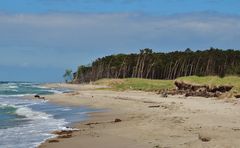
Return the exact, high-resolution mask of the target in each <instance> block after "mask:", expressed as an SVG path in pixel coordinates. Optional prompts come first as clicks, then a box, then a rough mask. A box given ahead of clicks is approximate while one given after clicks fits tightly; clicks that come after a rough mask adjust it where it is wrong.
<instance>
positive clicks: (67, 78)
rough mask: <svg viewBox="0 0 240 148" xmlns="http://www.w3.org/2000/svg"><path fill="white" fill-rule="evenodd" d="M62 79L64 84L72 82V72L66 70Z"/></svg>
mask: <svg viewBox="0 0 240 148" xmlns="http://www.w3.org/2000/svg"><path fill="white" fill-rule="evenodd" d="M63 77H64V79H65V82H66V83H68V82H72V80H73V74H72V70H71V69H66V70H65V73H64V75H63Z"/></svg>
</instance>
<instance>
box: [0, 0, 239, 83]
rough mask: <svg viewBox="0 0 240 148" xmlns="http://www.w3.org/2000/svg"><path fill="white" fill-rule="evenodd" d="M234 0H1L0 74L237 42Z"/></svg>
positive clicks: (48, 74) (52, 76) (55, 73)
mask: <svg viewBox="0 0 240 148" xmlns="http://www.w3.org/2000/svg"><path fill="white" fill-rule="evenodd" d="M239 7H240V1H239V0H1V1H0V69H1V70H0V81H13V80H14V81H37V82H59V81H63V77H62V75H63V73H64V71H65V69H69V68H70V69H73V71H75V70H76V69H77V67H78V66H79V65H85V64H90V63H91V62H92V61H94V60H95V59H96V58H99V57H103V56H105V55H110V54H117V53H133V52H134V53H136V52H138V51H139V49H142V48H152V49H154V51H156V52H169V51H174V50H185V49H186V48H191V49H193V50H203V49H207V48H209V47H217V48H222V49H240V48H239V47H240V42H239V39H240V31H239V30H240V10H239Z"/></svg>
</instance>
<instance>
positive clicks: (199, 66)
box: [74, 47, 240, 83]
mask: <svg viewBox="0 0 240 148" xmlns="http://www.w3.org/2000/svg"><path fill="white" fill-rule="evenodd" d="M192 75H197V76H220V77H224V76H225V75H240V51H239V50H232V49H229V50H222V49H218V48H213V47H211V48H210V49H207V50H203V51H199V50H198V51H193V50H192V49H190V48H187V49H186V50H185V51H174V52H169V53H162V52H153V50H152V49H149V48H145V49H141V50H140V51H139V53H138V54H117V55H110V56H105V57H103V58H98V59H97V60H95V61H94V62H93V63H92V64H91V65H89V66H80V67H79V68H78V70H77V72H76V74H75V75H74V79H75V80H77V82H79V83H81V82H90V81H96V80H99V79H102V78H113V79H118V78H144V79H166V80H174V79H176V78H178V77H183V76H192Z"/></svg>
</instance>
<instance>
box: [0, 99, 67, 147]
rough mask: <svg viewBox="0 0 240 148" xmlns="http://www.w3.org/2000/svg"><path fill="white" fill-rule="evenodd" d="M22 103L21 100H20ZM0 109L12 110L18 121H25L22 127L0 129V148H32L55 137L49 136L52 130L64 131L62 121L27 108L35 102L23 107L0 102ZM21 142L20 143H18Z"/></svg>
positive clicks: (64, 122) (17, 104) (63, 121)
mask: <svg viewBox="0 0 240 148" xmlns="http://www.w3.org/2000/svg"><path fill="white" fill-rule="evenodd" d="M21 101H23V100H21ZM0 103H1V105H0V108H1V107H2V108H10V107H12V108H14V112H11V114H16V115H18V116H19V117H21V118H20V120H25V121H27V122H24V124H22V125H18V126H14V127H8V128H6V129H0V137H1V138H0V147H7V148H15V147H18V148H26V147H28V148H33V147H37V146H38V145H40V144H41V142H42V141H45V140H46V139H49V138H52V137H54V136H55V135H53V134H49V133H50V132H51V131H54V130H61V129H65V125H66V124H67V122H66V121H65V120H64V119H55V118H54V117H53V116H52V115H50V114H47V113H45V112H41V111H34V110H32V109H31V108H29V107H28V106H31V105H33V104H35V103H36V102H29V101H28V104H26V102H25V101H23V104H25V105H19V104H20V102H18V103H16V104H7V103H9V102H0ZM19 141H21V143H19Z"/></svg>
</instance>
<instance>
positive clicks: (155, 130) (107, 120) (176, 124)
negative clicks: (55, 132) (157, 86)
mask: <svg viewBox="0 0 240 148" xmlns="http://www.w3.org/2000/svg"><path fill="white" fill-rule="evenodd" d="M48 87H67V88H72V89H75V92H73V93H68V94H57V95H49V96H46V99H48V100H50V101H52V102H56V103H61V104H69V105H77V106H89V107H93V108H98V109H106V111H105V112H101V113H92V114H90V119H89V120H87V121H84V122H81V123H78V124H76V125H75V127H76V128H78V129H79V131H76V132H74V133H73V134H72V137H71V138H56V139H54V140H57V142H52V143H49V140H48V141H46V142H45V143H43V144H42V145H41V146H40V148H163V147H164V148H170V147H180V148H181V147H193V148H198V147H199V148H201V147H209V148H212V147H214V148H218V147H224V148H225V147H229V148H230V147H231V148H233V147H236V148H237V147H240V103H238V101H234V102H231V103H226V102H225V101H223V100H217V99H214V98H199V97H191V98H185V97H182V96H169V97H168V98H162V97H161V96H160V95H157V94H154V93H150V92H140V91H124V92H115V91H109V90H96V89H95V88H99V86H94V85H67V84H50V85H48ZM115 119H121V120H122V121H121V122H114V120H115Z"/></svg>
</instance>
